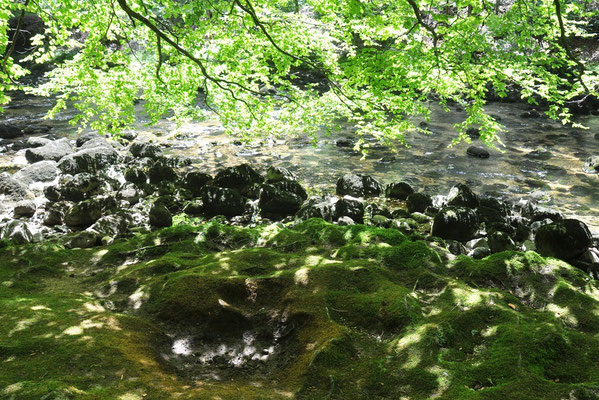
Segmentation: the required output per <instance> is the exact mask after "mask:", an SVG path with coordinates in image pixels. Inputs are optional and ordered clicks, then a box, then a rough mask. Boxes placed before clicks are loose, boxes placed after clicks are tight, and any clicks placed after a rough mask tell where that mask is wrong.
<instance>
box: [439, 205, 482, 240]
mask: <svg viewBox="0 0 599 400" xmlns="http://www.w3.org/2000/svg"><path fill="white" fill-rule="evenodd" d="M477 231H478V218H477V216H476V213H475V212H474V210H471V209H469V208H465V207H445V208H443V209H441V211H439V213H438V214H437V215H436V216H435V219H434V220H433V226H432V234H433V236H438V237H440V238H442V239H453V240H458V241H461V242H466V241H468V240H471V239H473V238H474V235H475V234H476V232H477Z"/></svg>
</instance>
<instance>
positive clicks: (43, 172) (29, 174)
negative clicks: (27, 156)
mask: <svg viewBox="0 0 599 400" xmlns="http://www.w3.org/2000/svg"><path fill="white" fill-rule="evenodd" d="M57 176H58V164H57V163H56V161H40V162H36V163H35V164H31V165H28V166H26V167H25V168H23V169H21V170H20V171H18V172H17V173H16V174H14V175H13V177H14V178H15V179H16V180H18V181H20V182H23V183H24V184H26V185H29V184H31V183H33V182H52V181H53V180H54V179H56V177H57Z"/></svg>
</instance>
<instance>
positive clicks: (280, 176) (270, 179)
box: [266, 166, 297, 183]
mask: <svg viewBox="0 0 599 400" xmlns="http://www.w3.org/2000/svg"><path fill="white" fill-rule="evenodd" d="M296 180H297V177H296V176H295V175H294V174H293V173H291V172H290V171H289V170H288V169H287V168H283V167H272V166H271V167H269V168H268V169H267V170H266V183H277V182H282V181H296Z"/></svg>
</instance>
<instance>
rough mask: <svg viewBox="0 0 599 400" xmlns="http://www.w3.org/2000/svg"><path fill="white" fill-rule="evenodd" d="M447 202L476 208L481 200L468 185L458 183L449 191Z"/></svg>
mask: <svg viewBox="0 0 599 400" xmlns="http://www.w3.org/2000/svg"><path fill="white" fill-rule="evenodd" d="M447 204H448V205H450V206H456V207H467V208H476V207H478V204H479V200H478V196H477V195H476V194H474V192H472V190H471V189H470V188H469V187H468V186H466V185H464V184H462V183H458V184H457V185H455V186H454V187H452V188H451V190H450V191H449V194H448V195H447Z"/></svg>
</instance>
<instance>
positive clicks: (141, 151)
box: [129, 142, 162, 160]
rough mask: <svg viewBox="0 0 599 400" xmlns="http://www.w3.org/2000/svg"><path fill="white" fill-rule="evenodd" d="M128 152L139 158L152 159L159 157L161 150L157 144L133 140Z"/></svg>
mask: <svg viewBox="0 0 599 400" xmlns="http://www.w3.org/2000/svg"><path fill="white" fill-rule="evenodd" d="M129 152H130V153H131V154H132V155H133V156H134V157H139V158H144V157H147V158H150V159H152V160H157V159H159V158H160V157H162V150H161V149H160V147H158V146H157V145H155V144H153V143H140V142H135V143H133V144H132V145H131V147H130V148H129Z"/></svg>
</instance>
